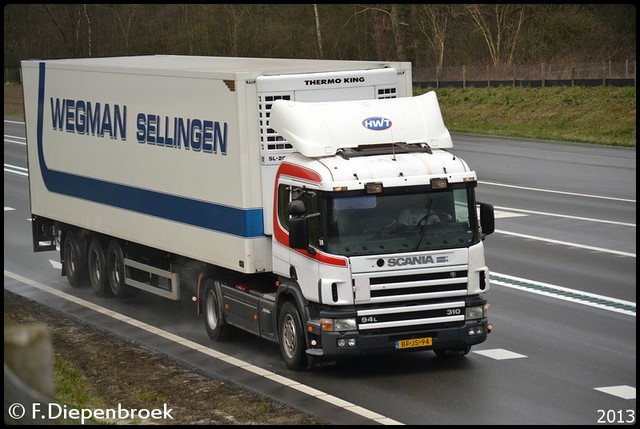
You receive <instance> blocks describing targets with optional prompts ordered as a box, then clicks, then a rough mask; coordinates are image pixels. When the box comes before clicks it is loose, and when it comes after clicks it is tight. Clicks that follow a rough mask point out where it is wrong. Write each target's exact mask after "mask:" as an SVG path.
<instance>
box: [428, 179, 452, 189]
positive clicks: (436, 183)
mask: <svg viewBox="0 0 640 429" xmlns="http://www.w3.org/2000/svg"><path fill="white" fill-rule="evenodd" d="M448 185H449V182H448V181H447V179H446V178H444V179H431V189H445V188H446V187H447V186H448Z"/></svg>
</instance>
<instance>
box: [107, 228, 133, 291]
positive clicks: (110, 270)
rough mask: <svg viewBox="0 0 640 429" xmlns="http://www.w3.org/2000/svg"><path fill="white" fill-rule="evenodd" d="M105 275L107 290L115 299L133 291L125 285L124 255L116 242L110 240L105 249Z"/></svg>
mask: <svg viewBox="0 0 640 429" xmlns="http://www.w3.org/2000/svg"><path fill="white" fill-rule="evenodd" d="M107 275H108V279H109V288H110V289H111V293H112V294H113V296H115V297H116V298H124V297H127V296H130V295H131V292H132V291H133V289H132V288H131V287H130V286H128V285H127V284H126V283H125V271H124V253H123V252H122V246H120V242H119V241H118V240H115V239H113V240H111V241H110V242H109V247H108V248H107Z"/></svg>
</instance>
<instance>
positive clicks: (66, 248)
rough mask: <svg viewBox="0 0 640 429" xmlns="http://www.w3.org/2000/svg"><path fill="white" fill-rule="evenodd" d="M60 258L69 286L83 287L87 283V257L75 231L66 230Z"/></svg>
mask: <svg viewBox="0 0 640 429" xmlns="http://www.w3.org/2000/svg"><path fill="white" fill-rule="evenodd" d="M62 259H63V261H64V262H63V264H64V272H65V274H66V276H67V281H68V282H69V284H70V285H71V287H75V288H80V287H85V286H86V285H87V284H88V283H89V277H88V276H87V259H86V256H85V254H84V246H83V243H82V242H81V241H80V240H78V234H77V232H75V231H72V230H68V231H67V232H66V233H65V235H64V240H63V244H62Z"/></svg>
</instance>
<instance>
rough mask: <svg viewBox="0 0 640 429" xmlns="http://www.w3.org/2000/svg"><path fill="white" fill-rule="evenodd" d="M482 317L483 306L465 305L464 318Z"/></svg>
mask: <svg viewBox="0 0 640 429" xmlns="http://www.w3.org/2000/svg"><path fill="white" fill-rule="evenodd" d="M483 317H484V307H483V306H477V307H467V308H465V309H464V318H465V320H473V319H482V318H483Z"/></svg>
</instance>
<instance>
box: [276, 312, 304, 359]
mask: <svg viewBox="0 0 640 429" xmlns="http://www.w3.org/2000/svg"><path fill="white" fill-rule="evenodd" d="M278 334H279V335H278V336H279V342H280V355H281V356H282V359H283V360H284V362H285V364H286V365H287V368H289V369H291V370H294V371H300V370H302V369H304V368H305V367H306V366H307V364H308V361H307V355H306V344H305V338H304V331H303V329H302V320H301V318H300V313H299V312H298V309H297V308H296V306H295V305H294V304H293V303H292V302H291V301H287V302H285V303H284V304H283V306H282V311H281V312H280V319H279V323H278Z"/></svg>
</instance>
